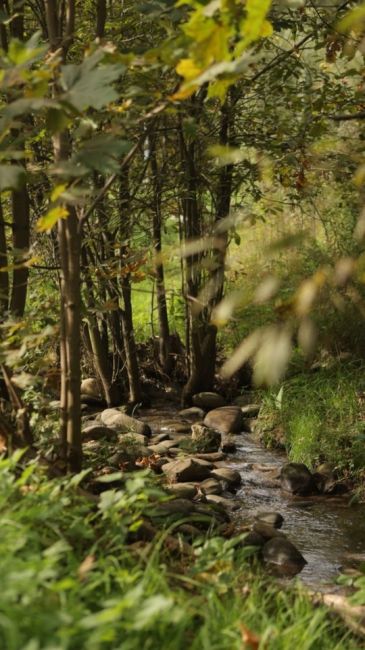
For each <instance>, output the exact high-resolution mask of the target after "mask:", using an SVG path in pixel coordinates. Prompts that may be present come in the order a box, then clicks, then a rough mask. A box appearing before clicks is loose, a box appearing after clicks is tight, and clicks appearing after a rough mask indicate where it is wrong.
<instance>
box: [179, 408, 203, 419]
mask: <svg viewBox="0 0 365 650" xmlns="http://www.w3.org/2000/svg"><path fill="white" fill-rule="evenodd" d="M179 415H180V416H181V417H182V418H184V419H185V420H188V421H189V422H197V421H199V420H204V416H205V411H203V409H200V408H199V407H198V406H192V407H191V408H189V409H183V410H182V411H180V412H179Z"/></svg>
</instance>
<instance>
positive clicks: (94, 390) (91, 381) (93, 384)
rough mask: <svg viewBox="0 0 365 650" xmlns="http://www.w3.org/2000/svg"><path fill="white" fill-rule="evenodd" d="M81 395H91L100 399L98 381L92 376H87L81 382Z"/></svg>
mask: <svg viewBox="0 0 365 650" xmlns="http://www.w3.org/2000/svg"><path fill="white" fill-rule="evenodd" d="M80 390H81V395H84V396H85V397H92V398H93V399H95V400H99V399H101V397H102V395H101V391H100V387H99V383H98V381H97V380H96V379H95V378H94V377H87V379H83V380H82V382H81V387H80Z"/></svg>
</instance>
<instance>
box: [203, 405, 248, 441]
mask: <svg viewBox="0 0 365 650" xmlns="http://www.w3.org/2000/svg"><path fill="white" fill-rule="evenodd" d="M204 424H205V425H206V426H207V427H211V428H212V429H216V430H217V431H219V432H220V433H223V434H226V433H240V432H241V431H242V428H243V415H242V411H241V409H240V408H239V406H222V407H221V408H216V409H214V410H213V411H209V413H207V415H206V416H205V418H204Z"/></svg>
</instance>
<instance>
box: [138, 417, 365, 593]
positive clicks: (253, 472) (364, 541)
mask: <svg viewBox="0 0 365 650" xmlns="http://www.w3.org/2000/svg"><path fill="white" fill-rule="evenodd" d="M143 419H144V420H145V421H146V422H149V424H150V425H151V428H152V430H153V432H154V433H161V432H168V431H169V430H171V428H172V427H171V422H172V421H175V422H176V423H178V422H179V417H178V415H177V410H175V409H173V408H172V407H170V406H168V407H166V405H164V406H162V407H161V408H158V409H149V410H148V411H146V412H145V414H144V417H143ZM180 422H181V420H180ZM236 444H237V452H236V453H235V454H229V455H228V456H227V460H225V461H224V462H222V463H220V465H224V466H226V467H231V468H234V469H237V470H238V471H239V472H240V474H241V477H242V485H241V487H240V489H239V490H238V491H237V493H236V495H235V499H236V500H237V501H238V503H239V504H240V506H239V509H238V510H237V511H236V512H235V513H234V517H235V520H236V521H238V522H240V521H242V522H244V523H246V522H247V521H248V520H250V519H252V517H253V515H254V514H255V513H257V512H259V511H276V512H280V514H281V515H282V516H283V517H284V524H283V532H285V533H286V534H287V536H288V538H289V539H290V540H291V541H292V542H293V543H294V544H295V545H296V546H297V548H298V549H299V550H300V551H301V553H302V554H303V556H304V557H305V559H306V560H307V564H306V566H305V567H304V569H303V570H302V572H301V573H300V579H301V580H302V581H303V582H304V583H305V584H307V585H308V586H310V587H312V588H314V589H321V588H323V589H325V588H326V585H327V587H328V584H330V583H333V580H334V579H335V578H336V576H337V575H338V573H339V570H340V567H341V566H343V565H344V564H346V561H347V559H346V558H347V556H349V555H353V554H361V555H364V558H365V504H361V505H350V504H349V496H348V495H347V496H344V497H329V496H324V497H313V498H311V497H306V498H299V497H291V496H290V495H287V494H285V493H284V492H282V491H281V490H280V488H279V484H278V480H277V478H276V477H277V475H278V470H279V469H280V468H281V466H282V465H283V464H284V463H285V462H287V459H286V456H285V454H283V453H280V452H276V451H269V450H267V449H265V448H264V447H263V446H262V445H261V444H260V443H259V442H258V441H257V440H256V439H255V437H254V436H252V435H250V434H247V433H243V434H241V435H237V436H236Z"/></svg>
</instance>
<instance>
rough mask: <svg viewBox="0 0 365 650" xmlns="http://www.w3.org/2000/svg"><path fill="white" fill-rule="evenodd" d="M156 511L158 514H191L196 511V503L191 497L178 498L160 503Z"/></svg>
mask: <svg viewBox="0 0 365 650" xmlns="http://www.w3.org/2000/svg"><path fill="white" fill-rule="evenodd" d="M156 511H157V512H156V514H165V515H190V514H192V513H193V512H195V505H194V503H192V501H191V500H190V499H183V498H177V499H172V500H171V501H165V503H159V504H158V506H157V507H156Z"/></svg>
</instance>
